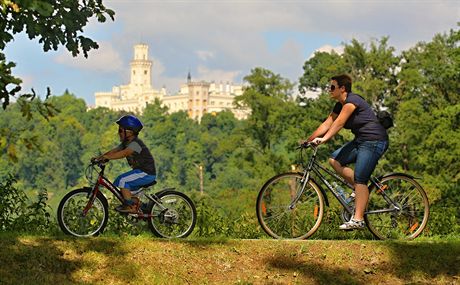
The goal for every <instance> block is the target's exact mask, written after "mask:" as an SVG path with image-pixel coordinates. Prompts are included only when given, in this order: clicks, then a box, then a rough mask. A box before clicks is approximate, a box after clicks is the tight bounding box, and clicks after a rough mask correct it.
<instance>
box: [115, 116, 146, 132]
mask: <svg viewBox="0 0 460 285" xmlns="http://www.w3.org/2000/svg"><path fill="white" fill-rule="evenodd" d="M117 124H118V125H119V126H120V127H122V128H123V129H125V130H131V131H133V132H135V133H136V134H138V133H139V132H140V131H141V130H142V128H143V127H144V126H143V125H142V123H141V121H140V120H139V119H138V118H136V117H135V116H133V115H125V116H123V117H121V118H120V119H118V120H117Z"/></svg>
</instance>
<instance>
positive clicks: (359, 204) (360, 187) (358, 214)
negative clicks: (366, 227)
mask: <svg viewBox="0 0 460 285" xmlns="http://www.w3.org/2000/svg"><path fill="white" fill-rule="evenodd" d="M355 195H356V196H355V214H354V215H353V218H354V219H355V220H358V221H362V220H364V211H365V210H366V207H367V202H368V200H369V188H368V187H367V185H366V184H360V183H356V184H355Z"/></svg>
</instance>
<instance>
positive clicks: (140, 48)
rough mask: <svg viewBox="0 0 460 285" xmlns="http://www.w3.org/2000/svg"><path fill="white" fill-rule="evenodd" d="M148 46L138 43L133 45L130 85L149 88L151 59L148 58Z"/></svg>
mask: <svg viewBox="0 0 460 285" xmlns="http://www.w3.org/2000/svg"><path fill="white" fill-rule="evenodd" d="M148 58H149V46H148V45H146V44H138V45H135V46H134V60H132V61H131V81H130V83H129V84H130V85H131V86H135V87H141V88H142V89H151V88H152V85H151V74H152V64H153V63H152V61H150V60H149V59H148Z"/></svg>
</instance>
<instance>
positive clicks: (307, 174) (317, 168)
mask: <svg viewBox="0 0 460 285" xmlns="http://www.w3.org/2000/svg"><path fill="white" fill-rule="evenodd" d="M309 146H311V147H312V148H313V154H312V155H311V157H310V160H309V161H308V164H307V167H306V168H305V169H304V171H303V175H302V180H301V183H302V187H301V188H300V190H299V191H298V192H297V195H296V196H295V198H294V200H293V201H292V202H291V204H290V205H289V208H290V209H293V208H294V207H295V204H296V203H297V202H298V201H299V199H300V197H301V196H302V194H303V192H304V191H305V187H306V186H307V183H308V181H309V180H310V179H311V173H312V172H313V173H314V174H315V175H316V176H317V177H318V178H319V179H320V180H321V182H323V184H324V185H326V187H327V189H329V191H330V192H331V193H332V194H333V195H334V197H335V198H336V199H337V200H338V201H339V202H340V204H341V205H342V207H343V208H344V209H345V210H346V211H347V212H348V213H350V214H353V208H352V207H350V206H349V205H348V204H347V202H346V201H345V200H344V199H343V198H342V197H341V196H340V195H339V193H337V191H335V189H334V187H332V185H331V184H330V183H329V181H327V179H326V178H325V175H323V173H322V172H325V173H326V174H328V175H329V176H332V177H333V178H334V179H335V181H338V182H340V183H341V184H342V185H345V186H346V187H348V188H350V189H352V190H353V189H354V188H353V185H351V184H350V183H348V182H347V181H346V180H345V179H344V178H342V177H341V176H339V175H338V174H336V173H334V172H332V171H331V170H329V169H327V168H325V167H324V166H322V165H321V164H319V163H318V162H316V155H317V152H318V147H315V146H313V145H311V144H310V145H309ZM301 148H303V147H301ZM370 182H371V183H372V184H374V185H375V186H376V187H377V189H381V185H380V183H379V181H378V180H377V179H376V178H375V177H371V179H370ZM323 193H324V195H325V196H326V197H325V198H326V199H327V193H326V191H324V192H323ZM381 194H382V196H383V198H384V199H385V200H386V201H387V203H388V204H390V205H392V206H393V208H392V209H382V210H375V211H366V212H365V213H364V214H377V213H384V212H393V211H395V210H400V209H399V207H397V206H396V205H395V203H394V202H393V201H392V200H391V199H390V198H389V197H388V196H387V195H386V194H385V193H384V191H381Z"/></svg>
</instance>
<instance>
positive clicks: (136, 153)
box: [93, 115, 156, 213]
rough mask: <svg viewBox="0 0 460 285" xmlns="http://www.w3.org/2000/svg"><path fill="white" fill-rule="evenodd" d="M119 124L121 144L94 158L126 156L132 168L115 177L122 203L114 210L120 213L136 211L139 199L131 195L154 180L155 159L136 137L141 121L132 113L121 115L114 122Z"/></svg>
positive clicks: (107, 158) (104, 158) (141, 126)
mask: <svg viewBox="0 0 460 285" xmlns="http://www.w3.org/2000/svg"><path fill="white" fill-rule="evenodd" d="M116 123H117V124H118V125H119V128H118V135H119V136H120V141H121V144H120V145H119V146H117V147H116V148H114V149H112V150H110V151H108V152H106V153H104V154H103V155H101V156H99V157H95V158H93V159H94V160H111V159H120V158H124V157H126V159H127V161H128V164H129V165H130V166H131V167H132V168H133V170H131V171H128V172H126V173H123V174H121V175H120V176H118V177H117V179H115V182H114V185H115V186H117V187H118V188H120V189H121V193H122V195H123V198H124V199H125V201H124V204H123V205H121V206H119V207H117V208H116V210H117V211H119V212H122V213H136V212H137V210H138V207H139V200H138V199H132V195H133V194H134V193H135V192H136V191H137V190H138V189H139V188H140V187H142V186H144V185H147V184H150V183H152V182H154V181H155V178H156V170H155V161H154V159H153V157H152V154H151V153H150V151H149V149H148V148H147V146H146V145H145V144H144V143H143V142H142V141H141V140H140V139H139V138H138V137H137V135H138V134H139V132H140V131H141V130H142V128H143V125H142V123H141V121H140V120H139V119H138V118H136V117H135V116H133V115H126V116H123V117H121V118H120V119H118V120H117V122H116Z"/></svg>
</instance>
